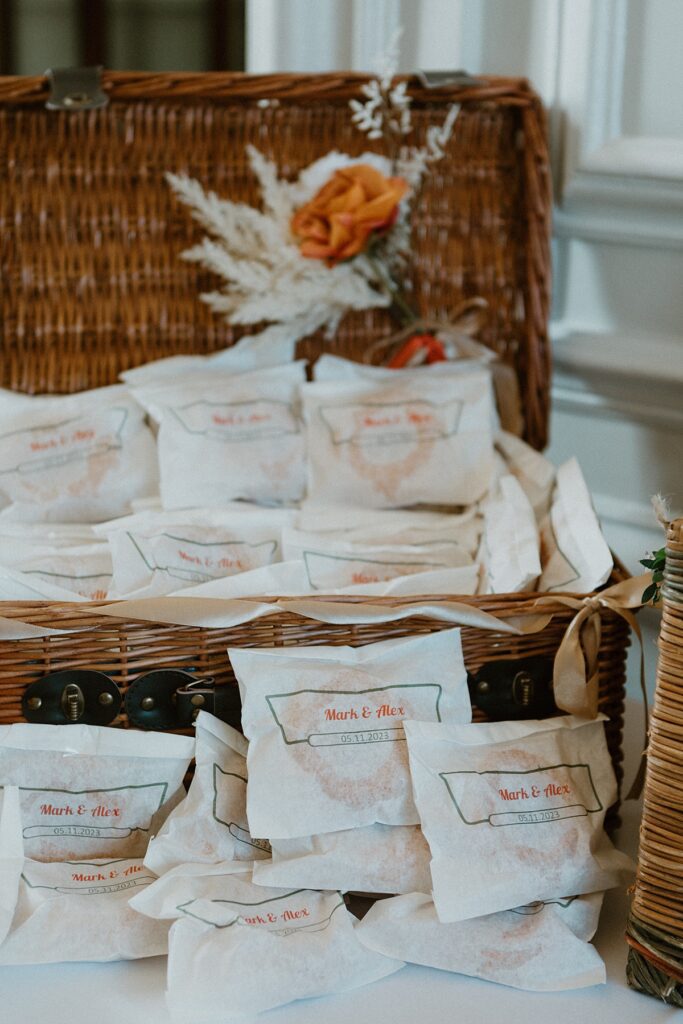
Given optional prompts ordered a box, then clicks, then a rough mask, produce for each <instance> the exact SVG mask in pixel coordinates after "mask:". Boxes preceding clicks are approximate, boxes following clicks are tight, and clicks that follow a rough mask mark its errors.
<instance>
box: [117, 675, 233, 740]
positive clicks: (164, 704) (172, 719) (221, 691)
mask: <svg viewBox="0 0 683 1024" xmlns="http://www.w3.org/2000/svg"><path fill="white" fill-rule="evenodd" d="M125 706H126V713H127V714H128V718H129V719H130V721H131V722H132V723H133V724H134V725H136V726H137V727H138V728H139V729H185V728H188V727H189V726H191V725H192V723H193V722H194V720H195V718H196V717H197V715H198V714H199V712H200V711H202V710H204V711H209V712H210V713H211V714H212V715H215V716H216V717H217V718H220V719H222V720H223V721H224V722H228V723H229V724H230V725H232V726H234V727H235V728H236V729H239V730H241V728H242V726H241V721H242V707H241V703H240V696H239V690H238V688H237V687H236V686H216V685H215V683H214V680H213V679H212V678H211V677H210V676H195V675H192V673H190V672H185V671H183V670H182V669H157V670H156V671H153V672H146V673H145V674H144V675H142V676H139V677H138V678H137V679H136V680H135V682H133V683H132V684H131V685H130V687H129V688H128V690H127V691H126V696H125Z"/></svg>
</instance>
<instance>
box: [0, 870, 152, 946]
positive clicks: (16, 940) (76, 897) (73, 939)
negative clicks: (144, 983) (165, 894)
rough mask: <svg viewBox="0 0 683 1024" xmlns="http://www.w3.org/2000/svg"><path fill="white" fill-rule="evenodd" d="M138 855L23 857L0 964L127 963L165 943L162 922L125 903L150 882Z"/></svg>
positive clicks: (150, 874)
mask: <svg viewBox="0 0 683 1024" xmlns="http://www.w3.org/2000/svg"><path fill="white" fill-rule="evenodd" d="M154 878H155V876H154V875H153V874H152V873H151V872H150V871H147V870H146V869H145V868H144V867H143V865H142V862H141V861H140V860H135V859H125V860H119V859H116V860H91V861H67V862H61V863H60V862H57V863H51V864H43V863H40V862H38V861H32V860H26V861H25V862H24V868H23V873H22V876H21V882H20V886H19V897H18V900H17V905H16V910H15V913H14V918H13V920H12V926H11V929H10V932H9V934H8V935H7V937H6V939H5V941H4V942H0V964H52V963H60V962H64V961H81V960H87V961H101V962H102V961H110V960H134V959H137V958H139V957H146V956H158V955H160V954H162V953H165V952H166V951H167V948H168V938H167V937H168V924H167V923H166V922H164V921H151V920H150V919H149V918H147V917H144V916H143V915H142V914H137V913H136V912H135V911H134V910H131V908H130V907H129V905H128V901H129V899H130V896H131V894H132V893H134V892H136V891H139V890H140V889H141V888H143V887H144V886H147V885H149V884H150V882H152V881H154Z"/></svg>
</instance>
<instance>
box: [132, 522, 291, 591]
mask: <svg viewBox="0 0 683 1024" xmlns="http://www.w3.org/2000/svg"><path fill="white" fill-rule="evenodd" d="M123 532H124V533H125V535H126V537H128V540H129V541H130V542H131V544H132V545H133V547H134V548H135V550H136V551H137V553H138V554H139V556H140V558H141V559H142V561H143V563H144V565H145V566H146V568H147V569H149V570H150V572H163V573H166V575H167V576H170V577H172V578H173V579H179V580H183V579H186V578H187V577H186V576H183V575H182V570H183V569H184V566H180V565H178V566H175V565H173V566H169V565H152V564H151V563H150V562H148V560H147V556H146V555H145V553H144V551H143V550H142V548H141V547H140V545H139V544H138V542H137V540H136V539H135V537H134V536H133V534H132V533H131V532H130V530H125V531H123ZM157 537H165V538H166V539H167V540H177V541H181V542H182V543H183V544H196V545H197V547H202V548H211V547H221V548H226V547H231V546H233V547H234V546H235V545H238V544H239V545H240V546H241V547H245V548H262V547H264V546H266V545H268V546H270V545H272V550H271V552H270V554H271V555H274V554H275V552H276V551H277V545H278V542H277V540H259V541H256V542H255V543H253V544H252V543H250V542H249V541H246V540H215V541H214V540H211V541H201V540H191V539H190V538H189V537H177V536H176V535H175V534H173V533H166V532H165V531H162V532H161V533H156V534H154V537H145V540H155V539H156V538H157ZM192 571H193V570H192V569H190V568H189V567H188V569H187V572H188V573H190V572H192ZM244 571H246V570H244ZM195 575H197V576H202V577H204V580H205V581H206V582H208V580H218V579H224V577H223V576H212V575H211V574H210V573H203V572H200V571H199V570H197V571H195Z"/></svg>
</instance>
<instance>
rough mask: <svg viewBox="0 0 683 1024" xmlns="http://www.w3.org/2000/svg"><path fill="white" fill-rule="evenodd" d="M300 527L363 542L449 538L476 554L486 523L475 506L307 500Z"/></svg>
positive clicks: (300, 509)
mask: <svg viewBox="0 0 683 1024" xmlns="http://www.w3.org/2000/svg"><path fill="white" fill-rule="evenodd" d="M296 527H297V529H299V530H302V531H304V532H307V533H331V534H337V535H339V536H340V537H341V536H347V537H348V539H349V540H353V541H358V542H360V543H366V542H370V543H378V542H380V541H384V542H385V543H386V542H387V541H388V542H389V543H391V544H395V543H398V544H424V543H428V542H429V541H432V540H449V541H455V542H456V543H457V544H459V545H460V546H461V547H462V548H464V549H465V550H466V551H468V552H469V554H470V555H474V554H475V552H476V550H477V547H478V545H479V538H480V536H481V531H482V527H483V523H482V518H481V516H480V515H479V514H478V512H477V508H476V506H474V505H473V506H471V507H470V508H468V509H466V510H465V511H464V512H459V513H456V512H428V511H425V510H419V511H418V510H415V509H376V508H357V507H356V506H352V505H336V504H335V505H330V504H327V503H321V502H314V501H308V500H305V501H303V502H302V503H301V507H300V508H299V511H298V513H297V516H296Z"/></svg>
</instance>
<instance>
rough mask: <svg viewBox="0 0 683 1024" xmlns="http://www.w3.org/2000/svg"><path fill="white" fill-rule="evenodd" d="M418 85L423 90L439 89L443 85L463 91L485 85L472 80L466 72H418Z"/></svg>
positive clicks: (477, 79) (476, 79)
mask: <svg viewBox="0 0 683 1024" xmlns="http://www.w3.org/2000/svg"><path fill="white" fill-rule="evenodd" d="M417 77H418V79H419V81H420V85H422V86H424V88H425V89H441V88H442V87H443V86H445V85H456V86H460V87H461V88H463V89H473V88H475V87H476V86H480V85H486V82H484V81H483V80H482V79H481V78H474V77H473V76H472V75H470V74H469V73H468V72H467V71H463V70H462V69H459V70H458V71H418V72H417Z"/></svg>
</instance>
